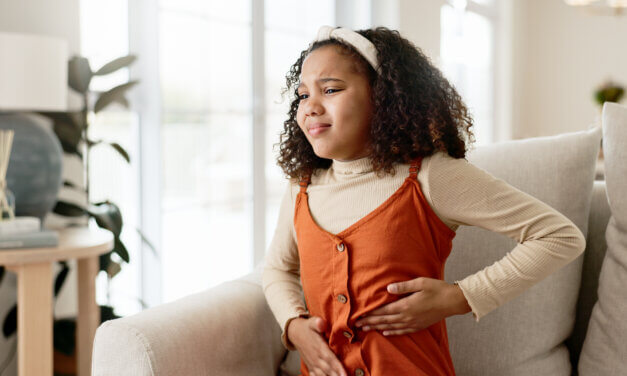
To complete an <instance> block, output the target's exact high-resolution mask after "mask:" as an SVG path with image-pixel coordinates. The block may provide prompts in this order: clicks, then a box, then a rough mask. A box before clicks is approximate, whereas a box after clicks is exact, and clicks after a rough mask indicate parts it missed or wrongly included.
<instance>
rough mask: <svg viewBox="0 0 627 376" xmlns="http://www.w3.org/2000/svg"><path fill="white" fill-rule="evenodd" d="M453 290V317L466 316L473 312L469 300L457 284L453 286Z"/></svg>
mask: <svg viewBox="0 0 627 376" xmlns="http://www.w3.org/2000/svg"><path fill="white" fill-rule="evenodd" d="M451 290H452V291H453V297H454V298H453V301H454V302H455V303H454V304H453V315H464V314H466V313H468V312H471V311H472V308H471V307H470V305H469V304H468V300H467V299H466V297H465V296H464V292H463V291H462V289H461V287H459V285H458V284H457V282H455V283H453V284H451Z"/></svg>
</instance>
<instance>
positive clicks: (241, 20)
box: [159, 0, 253, 301]
mask: <svg viewBox="0 0 627 376" xmlns="http://www.w3.org/2000/svg"><path fill="white" fill-rule="evenodd" d="M159 21H160V24H159V38H160V39H159V66H160V81H161V92H162V105H163V109H162V120H163V122H162V128H161V132H162V133H161V142H162V151H161V152H162V155H161V161H162V162H161V163H162V167H163V196H162V203H161V209H162V212H161V213H162V231H163V235H162V236H163V237H162V241H163V253H162V270H163V300H164V301H170V300H173V299H176V298H179V297H182V296H185V295H188V294H190V293H193V292H197V291H201V290H204V289H206V288H207V287H210V286H212V285H215V284H217V283H220V282H223V281H225V280H228V279H232V278H235V277H237V276H238V275H242V274H244V273H245V272H247V271H249V270H251V269H252V256H253V252H252V249H251V246H252V244H253V243H252V241H251V238H252V225H253V223H252V221H250V218H251V217H252V200H253V196H252V184H251V175H252V153H251V150H252V132H251V129H252V95H251V93H252V84H251V76H252V64H253V61H252V56H251V53H252V48H251V1H250V0H232V1H227V2H225V1H219V2H218V1H204V0H203V1H192V0H188V1H179V0H176V1H174V0H161V2H160V10H159Z"/></svg>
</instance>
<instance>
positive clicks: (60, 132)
mask: <svg viewBox="0 0 627 376" xmlns="http://www.w3.org/2000/svg"><path fill="white" fill-rule="evenodd" d="M38 114H40V115H42V116H45V117H47V118H49V119H50V120H52V123H53V130H54V133H55V134H56V135H57V138H59V141H61V144H62V145H67V148H68V149H69V150H70V151H69V152H71V153H74V152H76V151H78V145H79V143H80V141H81V139H82V136H83V134H82V128H81V124H80V118H81V116H80V113H75V112H38ZM65 149H66V147H65V146H64V150H65Z"/></svg>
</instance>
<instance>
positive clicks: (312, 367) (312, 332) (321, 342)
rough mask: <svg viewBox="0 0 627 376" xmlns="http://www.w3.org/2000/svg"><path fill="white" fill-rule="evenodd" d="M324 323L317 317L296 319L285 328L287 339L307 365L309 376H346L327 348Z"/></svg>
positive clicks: (340, 364)
mask: <svg viewBox="0 0 627 376" xmlns="http://www.w3.org/2000/svg"><path fill="white" fill-rule="evenodd" d="M325 327H326V323H325V322H324V319H323V318H321V317H318V316H313V317H310V318H297V319H294V320H292V321H291V322H290V323H289V325H288V326H287V333H286V335H287V338H288V340H289V341H290V342H292V344H294V347H296V350H298V352H299V353H300V356H301V358H302V359H303V361H304V362H305V364H306V365H307V370H308V371H309V374H310V375H311V376H346V371H345V370H344V367H343V366H342V363H340V361H339V360H338V359H337V357H336V356H335V354H334V353H333V352H332V351H331V349H330V348H329V345H328V344H327V342H326V341H325V339H324V337H323V335H322V333H324V330H325Z"/></svg>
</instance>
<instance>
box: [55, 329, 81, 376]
mask: <svg viewBox="0 0 627 376" xmlns="http://www.w3.org/2000/svg"><path fill="white" fill-rule="evenodd" d="M52 333H53V346H54V348H55V349H56V350H58V351H60V352H61V353H63V354H65V355H67V356H72V355H73V354H74V349H75V347H76V319H75V318H64V319H55V320H54V323H53V325H52ZM56 374H57V373H56V372H55V375H56Z"/></svg>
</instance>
